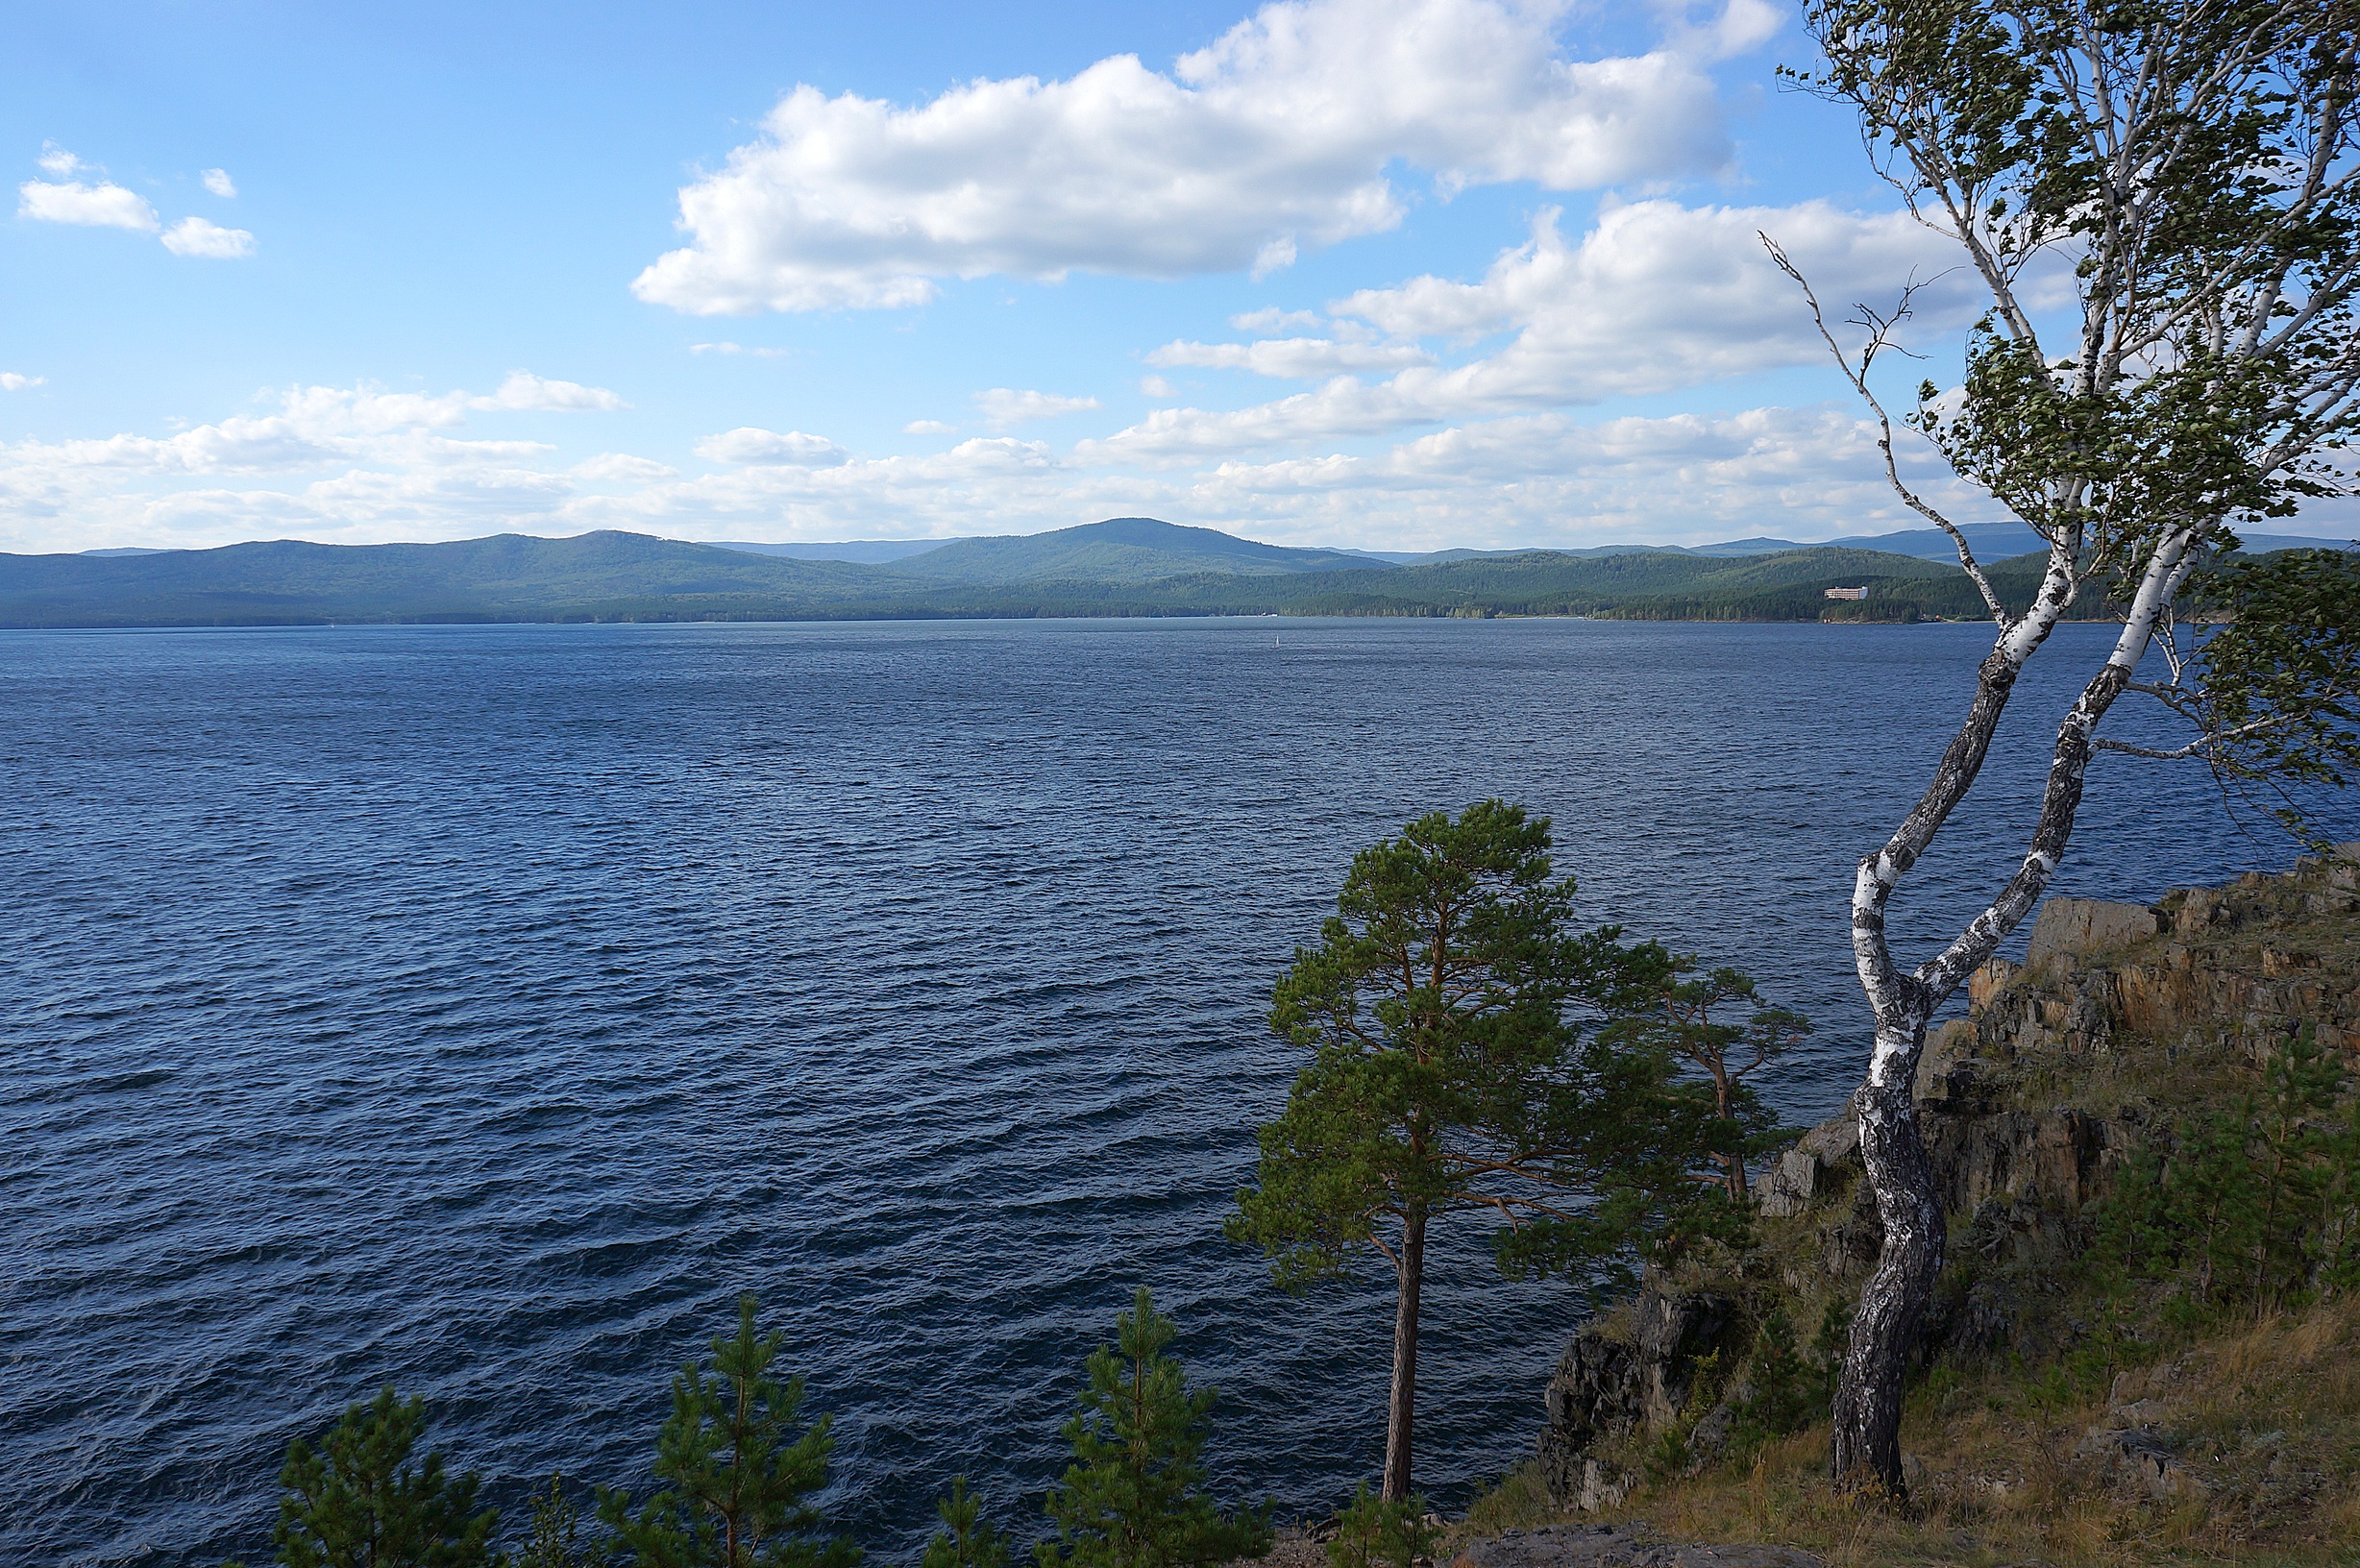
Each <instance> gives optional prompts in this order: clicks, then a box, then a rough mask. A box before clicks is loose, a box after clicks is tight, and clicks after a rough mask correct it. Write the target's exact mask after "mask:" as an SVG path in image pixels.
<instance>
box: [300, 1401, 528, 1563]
mask: <svg viewBox="0 0 2360 1568" xmlns="http://www.w3.org/2000/svg"><path fill="white" fill-rule="evenodd" d="M425 1426H426V1402H425V1401H424V1400H418V1399H412V1400H407V1401H404V1400H402V1399H400V1398H399V1397H397V1396H396V1395H395V1393H394V1391H393V1390H392V1389H391V1388H384V1389H381V1390H380V1391H379V1393H378V1395H377V1398H376V1399H375V1400H373V1401H371V1402H370V1403H369V1404H367V1405H355V1406H353V1407H352V1408H351V1409H347V1410H346V1411H345V1412H344V1417H343V1419H342V1420H340V1421H338V1422H337V1423H336V1424H335V1426H334V1427H332V1428H331V1429H330V1431H329V1433H328V1434H327V1435H326V1436H325V1437H324V1438H322V1439H321V1444H320V1447H319V1448H318V1449H314V1448H312V1446H311V1445H310V1444H309V1443H307V1442H306V1441H304V1440H303V1439H302V1438H300V1437H298V1438H296V1439H295V1441H294V1442H293V1443H292V1444H290V1445H289V1446H288V1448H287V1455H286V1466H285V1468H284V1469H283V1470H281V1471H280V1472H279V1484H280V1485H282V1486H283V1487H284V1488H286V1490H285V1494H284V1495H283V1497H281V1498H280V1500H279V1523H278V1525H277V1526H276V1527H275V1528H274V1529H273V1530H272V1531H271V1539H272V1541H273V1542H274V1543H275V1544H276V1545H277V1546H278V1549H279V1560H280V1561H281V1562H282V1563H284V1564H285V1565H286V1568H491V1565H492V1564H493V1563H495V1562H497V1561H499V1560H500V1559H499V1556H498V1554H496V1553H495V1552H494V1551H493V1550H492V1536H493V1535H494V1533H495V1532H497V1531H498V1530H499V1528H500V1515H499V1513H498V1512H497V1511H495V1510H492V1509H489V1508H487V1509H484V1510H483V1511H482V1512H480V1513H479V1512H477V1511H476V1486H477V1482H476V1478H475V1476H474V1475H473V1474H472V1473H471V1474H468V1475H464V1476H460V1477H458V1478H457V1479H455V1480H452V1479H447V1478H445V1476H444V1474H443V1465H442V1456H441V1455H439V1454H435V1453H431V1452H430V1453H429V1454H428V1455H427V1457H426V1458H424V1459H422V1460H420V1461H419V1462H418V1463H416V1464H415V1465H413V1464H411V1463H410V1459H409V1457H410V1451H411V1449H412V1448H414V1447H415V1446H416V1445H417V1441H418V1434H419V1433H420V1432H421V1431H423V1430H424V1429H425Z"/></svg>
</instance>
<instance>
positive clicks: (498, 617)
mask: <svg viewBox="0 0 2360 1568" xmlns="http://www.w3.org/2000/svg"><path fill="white" fill-rule="evenodd" d="M2037 569H2038V559H2037V557H2032V556H2024V557H2018V558H2016V559H2013V560H2008V561H2002V562H1999V563H1997V564H1996V565H1995V566H1994V568H1993V576H1994V577H1995V579H1996V580H1997V582H1998V583H1999V586H2000V588H2001V590H2002V592H2003V593H2004V594H2005V595H2006V596H2007V597H2009V598H2010V599H2013V600H2017V601H2018V602H2023V601H2027V600H2029V598H2030V595H2031V592H2032V589H2033V586H2034V584H2035V582H2036V581H2037ZM1831 587H1846V588H1863V587H1864V588H1866V589H1867V590H1868V593H1867V596H1866V598H1864V599H1860V600H1830V599H1829V598H1828V597H1827V595H1826V590H1827V589H1829V588H1831ZM2093 613H2094V612H2093ZM1265 614H1281V615H1402V616H1467V617H1484V616H1495V615H1583V616H1596V617H1614V618H1628V619H1648V620H1684V621H1685V620H1713V621H1863V620H1866V621H1913V620H1924V619H1930V618H1934V617H1972V618H1979V617H1980V615H1981V605H1980V602H1979V600H1978V598H1977V596H1976V594H1975V591H1974V588H1973V586H1972V584H1970V583H1969V582H1968V581H1967V578H1966V576H1965V575H1964V574H1963V573H1961V572H1960V571H1959V570H1958V569H1957V567H1956V566H1955V565H1945V564H1943V563H1940V562H1933V561H1927V560H1922V559H1918V558H1916V557H1913V556H1909V555H1902V554H1894V553H1890V552H1886V551H1868V550H1858V549H1848V548H1833V547H1814V548H1801V549H1795V550H1786V551H1773V552H1770V553H1763V554H1748V555H1736V556H1722V555H1704V554H1691V553H1687V552H1684V551H1659V550H1642V551H1632V552H1629V553H1623V554H1604V555H1587V554H1585V555H1576V554H1571V553H1566V552H1561V551H1524V552H1521V553H1513V554H1493V555H1477V556H1469V557H1465V558H1462V559H1455V560H1440V561H1431V562H1426V563H1421V564H1408V565H1390V564H1386V563H1383V562H1379V561H1374V560H1369V559H1367V558H1365V557H1360V556H1355V555H1352V554H1349V553H1346V552H1343V551H1317V550H1290V549H1285V548H1282V547H1278V546H1272V545H1262V544H1256V543H1254V542H1253V541H1250V540H1243V539H1238V538H1235V537H1233V536H1231V535H1228V534H1225V533H1220V532H1217V531H1216V530H1214V529H1211V528H1184V527H1174V526H1173V525H1170V524H1166V523H1159V522H1155V521H1154V520H1152V519H1144V518H1124V519H1116V520H1113V521H1110V522H1106V523H1096V524H1090V525H1086V526H1084V527H1074V528H1062V529H1058V530H1056V531H1054V532H1052V533H1047V534H1038V535H1032V536H1027V537H1022V538H1008V539H970V540H961V541H957V542H954V543H951V544H947V545H945V546H943V547H941V548H939V549H936V550H931V551H924V552H922V553H921V554H917V555H912V556H908V557H904V558H902V559H897V560H894V561H891V562H881V563H875V562H873V563H860V562H851V561H837V560H805V559H796V558H790V557H784V556H776V555H765V554H755V553H751V552H749V551H742V550H730V549H724V548H721V547H719V546H711V545H697V544H684V543H681V542H678V541H675V540H666V539H653V538H649V537H647V536H645V535H641V534H632V533H620V532H600V533H588V534H582V535H580V536H578V537H576V538H571V539H537V538H529V537H526V536H522V535H517V534H503V535H500V536H497V537H495V538H489V539H470V540H464V541H459V542H456V543H451V544H433V545H313V544H304V543H298V542H295V541H288V540H281V541H276V542H272V543H262V544H245V545H231V546H227V547H224V548H221V549H218V550H190V551H157V552H155V553H150V554H138V555H107V556H98V555H9V554H0V626H17V627H25V626H142V625H316V624H328V623H344V622H354V623H368V622H378V623H384V622H487V621H795V620H842V619H872V620H884V619H931V618H945V617H1029V616H1112V615H1265Z"/></svg>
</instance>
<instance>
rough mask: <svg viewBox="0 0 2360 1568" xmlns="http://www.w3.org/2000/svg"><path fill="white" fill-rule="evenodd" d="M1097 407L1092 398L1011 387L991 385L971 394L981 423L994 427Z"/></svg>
mask: <svg viewBox="0 0 2360 1568" xmlns="http://www.w3.org/2000/svg"><path fill="white" fill-rule="evenodd" d="M1096 406H1098V400H1097V399H1095V398H1068V397H1061V396H1059V395H1058V394H1057V393H1054V392H1022V391H1019V390H1017V389H1016V388H1015V387H1009V386H995V387H992V388H991V389H989V390H988V391H983V392H978V393H976V394H975V407H976V409H977V410H978V411H979V412H980V413H981V414H982V415H983V418H984V422H985V423H986V424H988V425H990V426H991V427H992V428H993V429H996V430H1004V429H1008V428H1009V427H1010V426H1012V425H1022V424H1025V423H1027V422H1028V421H1031V420H1036V419H1055V418H1057V417H1058V416H1059V415H1060V414H1078V413H1081V412H1084V411H1085V410H1087V409H1091V408H1095V407H1096Z"/></svg>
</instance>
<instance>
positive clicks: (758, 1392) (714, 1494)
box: [599, 1296, 860, 1568]
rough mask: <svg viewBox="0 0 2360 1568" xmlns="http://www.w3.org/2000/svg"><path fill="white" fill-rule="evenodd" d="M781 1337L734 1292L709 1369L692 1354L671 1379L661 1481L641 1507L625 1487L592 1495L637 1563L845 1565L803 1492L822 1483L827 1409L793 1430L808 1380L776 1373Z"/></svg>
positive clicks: (641, 1567) (840, 1546) (850, 1548)
mask: <svg viewBox="0 0 2360 1568" xmlns="http://www.w3.org/2000/svg"><path fill="white" fill-rule="evenodd" d="M784 1337H785V1336H784V1335H778V1334H766V1335H757V1334H755V1333H754V1298H753V1297H751V1296H746V1297H743V1298H741V1299H740V1301H739V1302H738V1327H737V1333H736V1334H735V1335H729V1336H726V1337H723V1336H718V1335H717V1336H716V1337H715V1338H714V1340H713V1372H714V1375H712V1376H708V1375H707V1374H706V1372H705V1369H704V1367H703V1366H702V1365H701V1364H699V1363H697V1362H691V1363H689V1364H688V1365H687V1366H684V1367H682V1368H681V1369H680V1374H679V1376H678V1377H676V1378H675V1379H674V1380H673V1383H672V1414H671V1415H670V1416H669V1417H668V1418H667V1419H666V1420H665V1422H664V1425H663V1428H662V1430H661V1431H660V1432H659V1433H657V1436H656V1440H655V1475H656V1479H657V1480H658V1481H661V1482H665V1483H666V1484H665V1486H664V1489H663V1490H661V1491H658V1492H657V1493H656V1494H655V1495H654V1496H652V1497H651V1498H649V1499H648V1501H647V1503H646V1504H645V1505H644V1506H642V1507H640V1508H639V1509H638V1511H637V1512H636V1513H634V1512H633V1511H632V1509H631V1507H630V1499H629V1497H628V1496H627V1494H625V1493H623V1492H619V1491H608V1492H603V1493H602V1494H601V1496H600V1498H599V1517H600V1518H602V1519H603V1520H604V1521H605V1522H606V1524H607V1526H608V1527H609V1528H610V1529H612V1530H613V1531H615V1533H616V1535H617V1536H618V1537H619V1539H620V1543H621V1544H622V1545H623V1546H624V1547H625V1548H627V1550H628V1551H629V1552H630V1553H631V1554H632V1557H633V1560H634V1561H635V1562H636V1563H637V1565H638V1568H852V1564H854V1563H856V1562H858V1561H859V1560H860V1549H859V1548H858V1547H856V1546H854V1545H853V1544H852V1543H851V1542H850V1541H849V1540H847V1539H845V1538H844V1537H842V1536H823V1535H822V1534H821V1533H820V1528H821V1524H822V1518H821V1514H820V1510H819V1509H818V1508H817V1507H813V1506H812V1505H811V1504H810V1503H808V1502H807V1501H805V1500H806V1499H807V1498H808V1497H809V1496H810V1495H811V1494H812V1493H813V1492H816V1491H818V1490H819V1489H820V1488H821V1487H822V1486H824V1484H826V1482H827V1457H828V1452H829V1450H830V1448H831V1447H832V1446H833V1443H832V1440H831V1439H830V1438H829V1436H828V1426H829V1421H828V1418H827V1417H826V1416H824V1415H823V1416H821V1417H819V1418H818V1419H817V1420H815V1421H813V1422H811V1423H810V1425H809V1426H808V1427H805V1428H804V1429H803V1430H802V1431H801V1433H799V1434H798V1433H796V1430H795V1429H796V1417H797V1414H798V1412H799V1411H800V1409H802V1403H803V1380H802V1379H800V1378H790V1379H788V1380H787V1381H786V1382H785V1383H783V1384H782V1383H779V1382H778V1381H777V1380H776V1379H774V1378H773V1377H772V1376H771V1371H770V1369H771V1365H772V1363H773V1362H774V1361H776V1360H777V1359H778V1351H779V1347H780V1345H781V1344H782V1343H783V1342H784Z"/></svg>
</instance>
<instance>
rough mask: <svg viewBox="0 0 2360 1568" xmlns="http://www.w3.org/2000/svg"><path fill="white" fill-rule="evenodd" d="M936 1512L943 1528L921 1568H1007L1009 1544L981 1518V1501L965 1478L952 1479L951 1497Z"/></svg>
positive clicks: (937, 1504)
mask: <svg viewBox="0 0 2360 1568" xmlns="http://www.w3.org/2000/svg"><path fill="white" fill-rule="evenodd" d="M934 1511H935V1512H936V1513H938V1514H940V1515H941V1516H942V1520H943V1528H942V1529H940V1530H938V1531H935V1532H934V1538H933V1539H932V1540H930V1541H928V1542H926V1550H925V1553H924V1555H923V1556H921V1557H920V1558H919V1559H918V1568H1006V1564H1007V1561H1008V1543H1007V1541H1006V1539H1005V1538H1004V1537H1002V1536H1001V1534H1000V1532H999V1531H996V1530H995V1529H993V1528H992V1522H991V1521H990V1520H988V1519H985V1518H983V1517H981V1515H982V1512H983V1508H982V1505H981V1501H980V1500H979V1499H978V1498H976V1496H975V1495H974V1494H973V1493H972V1492H970V1491H969V1490H968V1489H967V1478H966V1477H965V1476H953V1477H951V1478H950V1495H949V1496H948V1497H945V1498H938V1499H937V1500H936V1501H935V1504H934Z"/></svg>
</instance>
